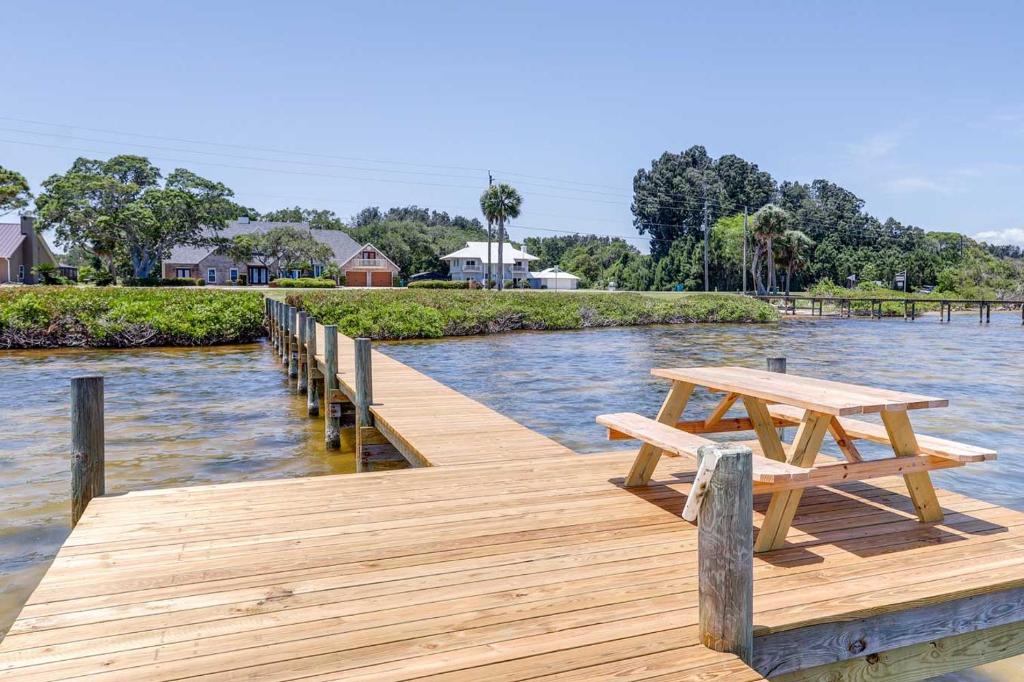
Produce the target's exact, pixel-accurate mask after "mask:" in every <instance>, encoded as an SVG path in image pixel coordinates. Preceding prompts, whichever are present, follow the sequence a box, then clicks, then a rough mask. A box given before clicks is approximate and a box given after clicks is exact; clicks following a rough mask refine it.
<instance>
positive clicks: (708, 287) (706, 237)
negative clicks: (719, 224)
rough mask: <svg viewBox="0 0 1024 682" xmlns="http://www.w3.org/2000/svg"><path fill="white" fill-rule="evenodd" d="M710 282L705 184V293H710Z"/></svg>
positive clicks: (706, 188) (705, 187)
mask: <svg viewBox="0 0 1024 682" xmlns="http://www.w3.org/2000/svg"><path fill="white" fill-rule="evenodd" d="M710 290H711V288H710V282H709V281H708V185H707V182H705V183H704V291H710Z"/></svg>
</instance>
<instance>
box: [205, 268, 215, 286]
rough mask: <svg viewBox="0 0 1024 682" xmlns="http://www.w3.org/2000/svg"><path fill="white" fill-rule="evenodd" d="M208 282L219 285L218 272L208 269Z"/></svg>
mask: <svg viewBox="0 0 1024 682" xmlns="http://www.w3.org/2000/svg"><path fill="white" fill-rule="evenodd" d="M206 281H207V283H209V284H216V283H217V271H216V270H214V269H213V268H209V269H207V271H206Z"/></svg>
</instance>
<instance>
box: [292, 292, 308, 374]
mask: <svg viewBox="0 0 1024 682" xmlns="http://www.w3.org/2000/svg"><path fill="white" fill-rule="evenodd" d="M295 327H296V329H297V330H298V332H299V334H298V335H299V350H298V358H297V360H296V371H297V372H298V374H299V375H298V381H297V382H296V383H295V392H296V393H305V392H306V387H307V386H308V385H309V372H308V371H307V370H306V362H307V361H308V359H309V354H308V352H307V350H306V311H305V310H300V311H299V312H298V314H297V315H296V316H295Z"/></svg>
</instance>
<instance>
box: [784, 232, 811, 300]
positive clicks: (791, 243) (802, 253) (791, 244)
mask: <svg viewBox="0 0 1024 682" xmlns="http://www.w3.org/2000/svg"><path fill="white" fill-rule="evenodd" d="M813 245H814V240H813V239H811V238H810V237H808V236H807V235H806V234H805V233H803V232H801V231H800V230H786V231H785V232H784V233H783V235H782V239H780V240H779V252H778V254H777V257H778V259H779V265H780V266H782V267H784V268H786V295H787V296H789V284H790V281H791V280H792V279H793V273H795V272H797V271H798V270H800V269H801V268H803V266H804V265H806V264H807V249H809V248H810V247H812V246H813Z"/></svg>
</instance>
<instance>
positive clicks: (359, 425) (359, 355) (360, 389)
mask: <svg viewBox="0 0 1024 682" xmlns="http://www.w3.org/2000/svg"><path fill="white" fill-rule="evenodd" d="M353 343H354V344H355V372H356V373H355V389H356V390H355V394H356V395H355V398H356V400H355V421H356V424H355V427H356V428H355V432H356V471H362V470H363V467H364V458H365V456H366V453H365V452H364V447H363V446H364V445H365V444H366V440H367V435H368V433H367V432H368V431H371V430H373V415H372V414H370V405H372V404H373V364H372V357H373V356H372V353H371V352H370V339H367V338H357V339H355V341H354V342H353Z"/></svg>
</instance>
